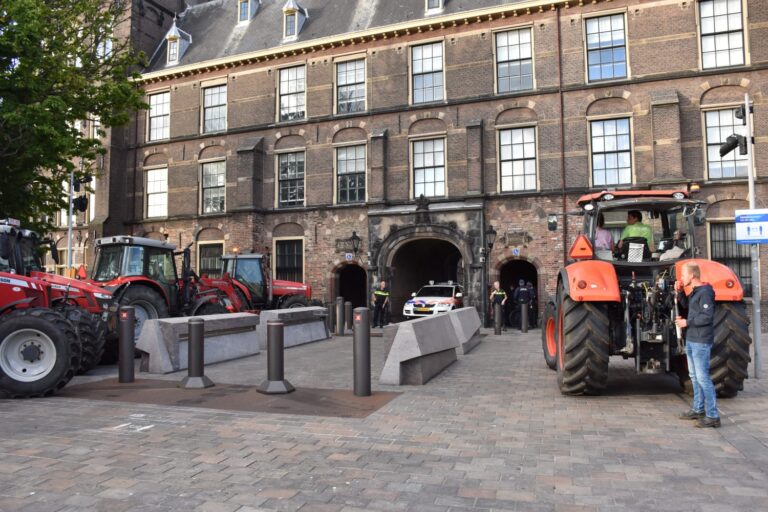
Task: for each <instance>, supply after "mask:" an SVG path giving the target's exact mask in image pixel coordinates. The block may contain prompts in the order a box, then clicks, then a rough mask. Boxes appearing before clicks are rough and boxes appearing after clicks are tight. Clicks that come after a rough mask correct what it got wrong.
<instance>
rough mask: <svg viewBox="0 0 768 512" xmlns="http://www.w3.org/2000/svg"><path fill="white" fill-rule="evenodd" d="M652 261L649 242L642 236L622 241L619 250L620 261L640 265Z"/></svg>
mask: <svg viewBox="0 0 768 512" xmlns="http://www.w3.org/2000/svg"><path fill="white" fill-rule="evenodd" d="M650 259H651V249H650V247H648V240H646V239H645V237H642V236H630V237H627V238H625V239H623V240H622V246H621V249H620V250H619V260H621V261H629V262H632V263H640V262H642V261H648V260H650Z"/></svg>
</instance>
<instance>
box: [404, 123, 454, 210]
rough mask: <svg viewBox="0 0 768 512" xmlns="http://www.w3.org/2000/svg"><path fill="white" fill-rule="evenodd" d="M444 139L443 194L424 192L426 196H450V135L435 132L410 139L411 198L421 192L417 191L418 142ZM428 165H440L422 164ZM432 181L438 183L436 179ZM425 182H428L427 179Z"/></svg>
mask: <svg viewBox="0 0 768 512" xmlns="http://www.w3.org/2000/svg"><path fill="white" fill-rule="evenodd" d="M437 140H439V141H442V143H443V164H442V167H443V180H442V183H443V194H441V195H427V194H424V197H425V198H447V197H448V137H447V136H446V134H433V135H424V136H420V137H417V138H412V139H410V140H409V141H408V146H409V152H410V179H411V186H410V187H409V188H410V192H409V194H410V198H411V199H417V198H418V197H419V195H420V194H417V193H416V144H418V143H423V142H429V141H437ZM428 167H432V168H435V167H439V166H437V165H432V166H426V165H422V166H421V167H420V168H424V169H426V168H428ZM431 182H432V183H437V182H436V181H435V180H434V179H433V180H432V181H431ZM424 183H427V182H426V181H425V182H424Z"/></svg>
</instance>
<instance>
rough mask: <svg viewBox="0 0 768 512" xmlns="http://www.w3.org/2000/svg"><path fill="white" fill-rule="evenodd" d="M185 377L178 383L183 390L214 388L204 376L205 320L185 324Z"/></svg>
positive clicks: (195, 320) (194, 319)
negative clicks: (187, 334) (186, 329)
mask: <svg viewBox="0 0 768 512" xmlns="http://www.w3.org/2000/svg"><path fill="white" fill-rule="evenodd" d="M187 327H188V329H189V331H188V332H189V336H188V337H187V376H186V377H184V378H183V379H182V380H181V382H180V383H179V387H180V388H184V389H205V388H210V387H213V386H215V384H214V383H213V381H212V380H211V379H209V378H208V377H206V376H205V370H204V366H205V320H203V319H202V318H190V319H189V322H187Z"/></svg>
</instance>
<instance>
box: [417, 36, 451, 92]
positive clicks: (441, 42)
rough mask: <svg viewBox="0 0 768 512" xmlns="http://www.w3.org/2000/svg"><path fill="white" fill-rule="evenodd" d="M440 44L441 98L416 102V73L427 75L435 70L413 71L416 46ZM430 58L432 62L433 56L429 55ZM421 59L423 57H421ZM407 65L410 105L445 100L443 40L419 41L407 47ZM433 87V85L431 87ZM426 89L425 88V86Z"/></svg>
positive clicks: (423, 46)
mask: <svg viewBox="0 0 768 512" xmlns="http://www.w3.org/2000/svg"><path fill="white" fill-rule="evenodd" d="M437 45H439V46H440V52H441V56H440V69H439V70H438V71H439V72H440V76H441V79H442V85H441V89H442V93H443V95H442V97H441V98H435V99H432V100H430V101H420V102H416V88H415V85H416V84H415V81H416V76H417V75H429V74H435V73H436V71H435V70H434V69H433V70H431V71H427V72H424V71H420V72H419V73H416V72H415V64H414V51H415V50H416V48H425V47H427V46H437ZM430 59H432V62H434V57H430ZM421 60H423V59H421ZM408 65H409V73H408V74H409V77H408V95H409V99H410V104H411V105H430V104H434V103H438V102H441V101H445V98H446V90H445V89H446V74H445V41H444V40H443V39H437V40H431V41H424V42H419V44H414V45H411V46H409V47H408ZM432 89H434V86H433V87H432ZM425 90H426V88H425Z"/></svg>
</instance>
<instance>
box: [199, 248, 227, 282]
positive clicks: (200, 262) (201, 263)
mask: <svg viewBox="0 0 768 512" xmlns="http://www.w3.org/2000/svg"><path fill="white" fill-rule="evenodd" d="M209 245H220V246H221V255H222V256H224V254H226V250H227V245H226V241H225V240H206V241H205V242H197V270H198V272H199V274H200V275H203V260H202V256H201V253H202V252H203V251H202V249H203V247H206V246H209ZM222 269H223V264H222Z"/></svg>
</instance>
